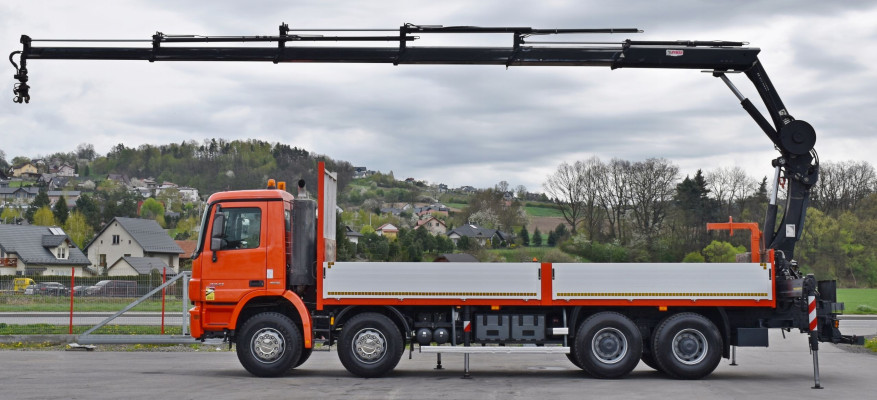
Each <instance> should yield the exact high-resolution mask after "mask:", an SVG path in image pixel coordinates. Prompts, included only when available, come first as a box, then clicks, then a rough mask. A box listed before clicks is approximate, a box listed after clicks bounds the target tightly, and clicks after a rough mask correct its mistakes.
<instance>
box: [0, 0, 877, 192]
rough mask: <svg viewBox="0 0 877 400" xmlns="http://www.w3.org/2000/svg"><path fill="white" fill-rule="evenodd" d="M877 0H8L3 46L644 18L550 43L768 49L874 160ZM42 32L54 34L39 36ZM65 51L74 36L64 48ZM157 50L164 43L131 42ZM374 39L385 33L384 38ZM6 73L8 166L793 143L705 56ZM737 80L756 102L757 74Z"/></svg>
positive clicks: (827, 130)
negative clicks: (219, 141) (665, 61)
mask: <svg viewBox="0 0 877 400" xmlns="http://www.w3.org/2000/svg"><path fill="white" fill-rule="evenodd" d="M874 21H877V2H875V1H843V2H828V1H824V0H819V1H816V0H814V1H810V0H801V1H791V0H771V1H755V0H748V1H747V0H741V1H733V2H731V1H693V0H662V1H647V0H638V1H581V0H578V1H574V0H570V1H564V0H541V1H514V0H505V1H493V0H486V1H477V2H476V1H456V0H442V1H434V0H433V1H419V0H418V1H369V2H363V1H325V0H323V1H320V0H299V1H275V0H268V1H260V0H251V1H247V2H242V1H232V0H213V1H185V2H182V1H170V0H152V1H145V0H144V1H134V0H114V1H86V2H70V1H41V0H4V1H3V2H2V3H0V51H2V54H3V55H4V57H6V55H7V54H9V53H10V52H12V51H15V50H20V48H21V45H20V44H19V37H20V36H21V35H22V34H27V35H29V36H31V37H32V38H34V39H150V38H151V36H152V34H154V33H155V32H156V31H161V32H164V33H166V34H199V35H215V36H226V35H275V34H276V33H277V27H278V25H279V24H280V23H281V22H286V23H288V24H289V25H290V26H291V27H293V28H387V29H397V28H398V27H399V26H400V25H402V24H404V23H414V24H422V25H445V26H454V25H474V26H529V27H533V28H546V29H548V28H639V29H642V30H644V33H640V34H613V35H608V34H607V35H587V36H562V37H557V38H546V39H544V40H576V41H585V40H587V41H601V42H602V41H606V42H614V43H615V42H621V41H623V40H625V39H633V40H731V41H743V42H748V43H749V45H750V46H751V47H757V48H760V49H761V53H760V54H759V59H760V60H761V61H762V63H763V64H764V66H765V69H766V70H767V72H768V74H769V75H770V77H771V79H772V81H773V83H774V85H775V86H776V88H777V91H778V92H779V94H780V95H781V97H782V98H783V101H784V102H785V105H786V107H787V109H788V110H789V112H790V113H791V115H792V116H794V117H795V118H796V119H802V120H805V121H807V122H809V123H811V124H812V125H813V126H814V127H815V129H816V132H817V143H816V149H817V151H818V152H819V156H820V159H821V160H822V162H826V161H832V162H839V161H846V160H852V161H867V162H869V163H871V164H872V165H874V164H877V157H875V155H874V154H875V153H874V152H875V149H877V134H875V133H877V128H875V124H874V123H872V119H873V116H874V114H875V113H877V24H875V23H874ZM511 43H512V37H511V35H509V34H503V35H482V36H477V37H473V36H472V35H454V34H449V35H430V36H428V37H427V36H426V35H423V39H421V40H419V41H416V42H414V43H411V44H410V46H430V45H448V46H511ZM40 45H46V44H42V43H41V44H40ZM49 45H63V44H59V43H53V44H49ZM131 45H135V46H141V45H147V46H148V45H149V44H148V43H142V44H139V43H134V44H131ZM378 45H384V44H383V43H381V44H378ZM4 65H5V66H4V67H3V69H2V74H0V86H2V88H0V93H2V94H5V95H6V98H5V99H4V98H3V96H0V99H2V101H0V149H2V150H3V151H4V152H5V154H6V159H7V161H11V159H12V158H13V157H15V156H27V157H36V156H39V155H48V154H51V153H54V152H59V151H63V152H67V151H73V150H74V149H75V148H76V146H77V145H78V144H80V143H90V144H92V145H94V147H95V149H96V150H97V151H98V153H99V154H106V152H107V151H109V149H110V148H111V147H113V146H115V145H116V144H119V143H122V144H125V145H126V146H129V147H137V146H139V145H141V144H152V145H160V144H168V143H173V142H177V143H178V142H180V141H183V140H195V141H197V142H201V141H203V140H204V139H209V138H224V139H227V140H234V139H250V138H253V139H260V140H265V141H269V142H281V143H285V144H288V145H290V146H297V147H300V148H304V149H306V150H308V151H311V152H315V153H319V154H325V155H327V156H329V157H332V158H334V159H340V160H346V161H349V162H351V163H352V164H354V165H356V166H365V167H367V168H369V169H371V170H379V171H383V172H389V171H393V172H394V175H395V177H396V178H397V179H404V178H406V177H413V178H415V179H418V180H425V181H428V182H430V183H444V184H447V185H448V186H450V187H459V186H463V185H471V186H475V187H493V186H494V185H495V184H496V183H497V182H499V181H502V180H505V181H507V182H508V183H509V184H510V185H511V187H516V186H518V185H524V186H525V187H526V188H527V189H528V190H529V191H531V192H539V191H543V189H542V184H543V182H544V181H545V180H546V177H547V176H549V175H550V174H552V173H553V172H554V171H555V170H556V169H557V166H558V165H559V164H560V163H562V162H568V163H573V162H575V161H577V160H585V159H588V158H590V157H592V156H597V157H599V158H600V159H602V160H603V161H608V160H610V159H612V158H621V159H625V160H630V161H640V160H644V159H647V158H651V157H663V158H666V159H668V160H670V161H672V162H673V163H675V164H676V165H678V166H679V167H680V171H681V173H682V175H683V176H684V175H686V174H693V173H694V172H695V171H697V170H698V169H702V170H704V171H709V170H713V169H716V168H719V167H733V166H740V167H742V168H744V169H745V170H746V171H747V173H748V174H750V175H751V176H753V177H756V178H758V179H759V180H760V178H761V177H763V176H767V175H770V174H771V172H772V168H771V166H770V161H771V160H772V159H773V158H775V157H777V155H778V153H777V152H776V151H775V150H774V149H773V145H772V143H771V142H770V141H769V140H768V139H767V138H766V137H765V135H764V134H763V133H762V132H761V130H760V129H759V128H758V126H757V125H756V124H755V123H754V122H753V121H752V120H751V119H750V118H749V116H748V115H747V114H746V112H745V111H743V109H742V108H741V107H740V105H739V102H738V100H737V99H736V97H734V95H733V94H732V93H731V91H730V90H729V89H728V88H727V87H726V86H725V85H724V84H723V83H722V82H721V81H720V80H719V79H716V78H714V77H712V76H711V75H710V74H705V73H700V72H699V71H696V70H643V69H618V70H610V69H609V68H603V67H596V68H595V67H511V68H508V69H506V68H504V67H502V66H459V65H437V66H422V65H400V66H392V65H390V64H374V65H367V64H279V65H274V64H272V63H212V62H211V63H205V62H188V63H167V62H166V63H162V62H156V63H148V62H144V61H71V60H32V61H30V62H29V63H28V70H29V75H30V82H29V84H30V86H31V102H30V104H14V103H13V102H12V101H11V100H12V97H13V95H12V87H13V84H14V83H15V80H14V79H13V78H12V76H13V74H14V69H13V67H12V66H11V65H10V64H4ZM731 79H732V81H733V82H734V83H735V84H736V86H737V87H738V88H739V89H740V90H741V91H742V92H743V94H744V95H746V96H747V97H750V98H751V99H752V100H753V102H756V104H757V103H758V101H756V100H757V99H758V94H757V92H756V91H755V89H754V88H753V87H752V85H751V83H750V82H749V80H748V79H746V78H745V76H743V75H734V76H731Z"/></svg>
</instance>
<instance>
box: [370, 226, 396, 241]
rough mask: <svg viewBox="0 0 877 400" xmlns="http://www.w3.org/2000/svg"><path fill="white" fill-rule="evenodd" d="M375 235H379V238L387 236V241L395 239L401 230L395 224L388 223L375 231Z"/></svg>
mask: <svg viewBox="0 0 877 400" xmlns="http://www.w3.org/2000/svg"><path fill="white" fill-rule="evenodd" d="M375 233H377V234H378V236H386V237H387V239H395V238H396V235H398V234H399V228H397V227H396V226H395V225H393V224H390V223H386V224H383V225H381V226H379V227H378V229H375Z"/></svg>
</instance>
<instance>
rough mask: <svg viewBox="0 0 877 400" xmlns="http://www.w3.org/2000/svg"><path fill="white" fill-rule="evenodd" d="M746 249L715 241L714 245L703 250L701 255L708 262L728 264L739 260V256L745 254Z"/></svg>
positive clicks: (711, 244)
mask: <svg viewBox="0 0 877 400" xmlns="http://www.w3.org/2000/svg"><path fill="white" fill-rule="evenodd" d="M745 252H746V248H745V247H743V246H739V247H734V245H732V244H731V243H728V242H720V241H718V240H713V241H712V243H710V244H709V245H707V246H706V247H704V248H703V251H702V252H701V254H703V257H704V259H706V261H707V262H714V263H720V262H723V263H728V262H735V261H736V260H737V254H741V253H745Z"/></svg>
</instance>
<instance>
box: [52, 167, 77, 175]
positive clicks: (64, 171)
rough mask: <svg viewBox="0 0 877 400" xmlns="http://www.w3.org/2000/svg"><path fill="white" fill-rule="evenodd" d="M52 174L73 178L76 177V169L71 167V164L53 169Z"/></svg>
mask: <svg viewBox="0 0 877 400" xmlns="http://www.w3.org/2000/svg"><path fill="white" fill-rule="evenodd" d="M52 172H53V173H55V174H57V175H58V176H65V177H72V176H76V168H74V167H72V166H70V165H69V164H62V165H61V166H59V167H57V168H53V169H52Z"/></svg>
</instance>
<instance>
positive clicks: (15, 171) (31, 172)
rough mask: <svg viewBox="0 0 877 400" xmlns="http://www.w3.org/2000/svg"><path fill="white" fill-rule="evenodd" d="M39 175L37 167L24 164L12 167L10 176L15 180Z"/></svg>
mask: <svg viewBox="0 0 877 400" xmlns="http://www.w3.org/2000/svg"><path fill="white" fill-rule="evenodd" d="M39 175H40V172H39V170H37V167H36V166H34V165H33V164H31V163H25V164H22V165H19V166H17V167H12V176H14V177H16V178H36V177H38V176H39Z"/></svg>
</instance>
